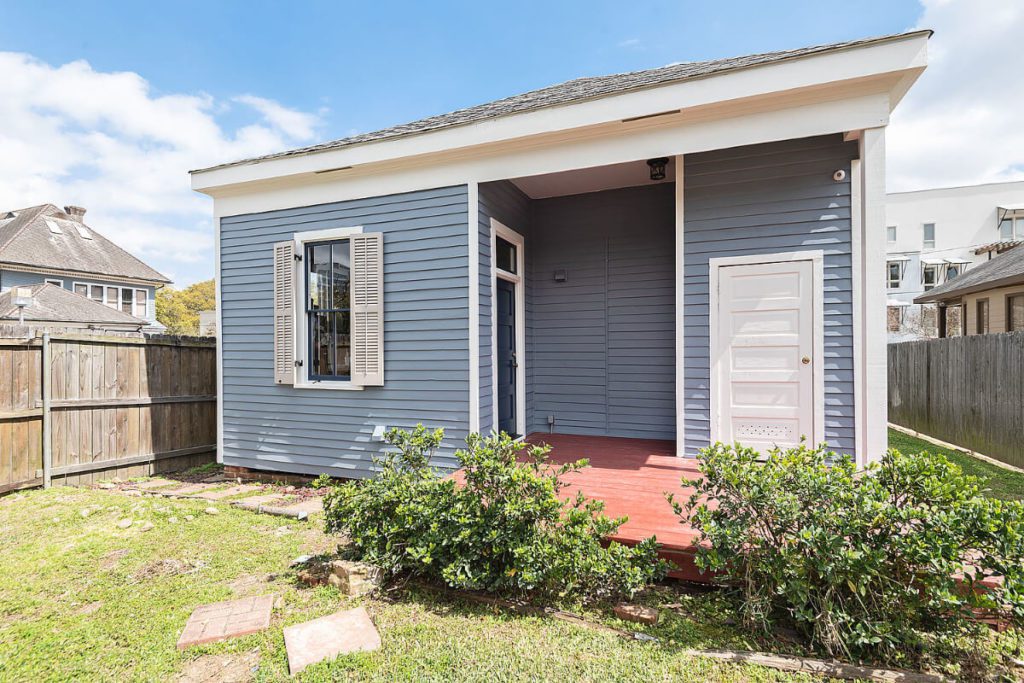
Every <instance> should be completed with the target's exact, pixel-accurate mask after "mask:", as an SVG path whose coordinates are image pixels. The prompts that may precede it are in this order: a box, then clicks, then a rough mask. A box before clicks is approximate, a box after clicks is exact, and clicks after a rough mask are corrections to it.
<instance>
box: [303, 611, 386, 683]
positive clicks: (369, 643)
mask: <svg viewBox="0 0 1024 683" xmlns="http://www.w3.org/2000/svg"><path fill="white" fill-rule="evenodd" d="M284 644H285V648H286V649H287V650H288V670H289V671H290V672H291V674H292V675H293V676H294V675H295V674H297V673H299V672H300V671H302V670H303V669H305V668H306V667H307V666H310V665H311V664H316V663H317V662H322V661H324V660H325V659H333V658H334V657H337V656H339V655H345V654H349V653H351V652H369V651H371V650H377V649H379V648H380V634H379V633H377V628H376V627H375V626H374V625H373V621H372V620H371V619H370V615H369V614H367V612H366V609H365V608H363V607H357V608H355V609H350V610H346V611H344V612H335V613H334V614H331V615H329V616H326V617H321V618H320V619H314V620H313V621H307V622H306V623H304V624H296V625H295V626H289V627H288V628H286V629H285V630H284Z"/></svg>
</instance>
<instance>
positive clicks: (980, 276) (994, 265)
mask: <svg viewBox="0 0 1024 683" xmlns="http://www.w3.org/2000/svg"><path fill="white" fill-rule="evenodd" d="M914 302H915V303H917V304H930V305H935V306H936V307H937V311H938V313H937V315H936V320H937V327H938V336H940V337H945V336H947V331H948V325H947V322H946V321H947V319H948V313H949V312H950V311H954V310H955V311H957V312H958V317H959V318H960V319H961V320H963V327H962V332H961V334H988V333H990V332H1016V331H1020V330H1024V247H1019V246H1018V247H1012V248H1009V249H1007V250H1005V252H1004V253H1002V254H1000V255H997V256H995V257H994V258H992V259H991V260H987V261H985V262H984V263H982V264H980V265H978V266H975V267H974V268H972V269H971V270H970V271H968V272H966V273H964V274H963V275H961V276H960V277H958V278H956V279H955V280H953V281H952V282H947V283H946V284H944V285H942V286H939V287H936V288H934V289H932V290H929V291H928V292H926V293H925V294H923V295H921V296H919V297H917V298H916V299H914ZM950 332H951V331H950ZM949 336H952V334H951V333H950V335H949Z"/></svg>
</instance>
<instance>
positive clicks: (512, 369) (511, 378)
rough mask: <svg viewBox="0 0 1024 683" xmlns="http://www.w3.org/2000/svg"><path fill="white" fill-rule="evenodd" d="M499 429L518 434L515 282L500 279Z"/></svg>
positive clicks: (498, 325)
mask: <svg viewBox="0 0 1024 683" xmlns="http://www.w3.org/2000/svg"><path fill="white" fill-rule="evenodd" d="M497 298H498V306H497V311H498V320H497V333H498V337H497V340H498V429H499V430H500V431H503V432H506V433H507V434H512V435H513V436H519V435H518V434H516V368H517V367H518V365H519V364H518V362H517V361H516V286H515V285H514V284H513V283H511V282H508V281H506V280H501V279H499V280H498V292H497Z"/></svg>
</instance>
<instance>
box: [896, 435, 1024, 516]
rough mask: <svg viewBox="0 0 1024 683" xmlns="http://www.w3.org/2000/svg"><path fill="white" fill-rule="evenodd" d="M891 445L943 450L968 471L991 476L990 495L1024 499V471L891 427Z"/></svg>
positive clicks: (901, 448)
mask: <svg viewBox="0 0 1024 683" xmlns="http://www.w3.org/2000/svg"><path fill="white" fill-rule="evenodd" d="M889 448H894V449H896V450H898V451H900V452H901V453H920V452H922V451H927V452H929V453H940V454H942V455H944V456H946V457H947V458H949V459H950V460H951V461H953V462H955V463H956V464H957V465H959V466H960V469H962V470H963V471H964V474H971V475H974V476H976V477H984V478H985V479H986V480H987V481H986V484H985V486H986V487H987V488H988V491H987V494H988V495H990V496H992V497H994V498H1002V499H1004V500H1024V474H1022V473H1020V472H1015V471H1013V470H1008V469H1006V468H1004V467H999V466H998V465H993V464H991V463H988V462H985V461H984V460H979V459H978V458H974V457H971V456H970V455H968V454H966V453H962V452H960V451H954V450H950V449H948V448H942V447H941V446H936V445H935V444H933V443H929V442H927V441H924V440H923V439H918V438H916V437H913V436H910V435H909V434H904V433H903V432H900V431H897V430H895V429H890V430H889Z"/></svg>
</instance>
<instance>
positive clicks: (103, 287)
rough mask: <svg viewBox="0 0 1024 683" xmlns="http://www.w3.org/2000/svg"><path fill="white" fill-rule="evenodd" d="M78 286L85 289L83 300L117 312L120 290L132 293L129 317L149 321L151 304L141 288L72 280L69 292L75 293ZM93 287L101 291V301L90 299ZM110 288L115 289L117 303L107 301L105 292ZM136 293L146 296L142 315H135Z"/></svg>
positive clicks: (146, 293) (119, 307) (119, 302)
mask: <svg viewBox="0 0 1024 683" xmlns="http://www.w3.org/2000/svg"><path fill="white" fill-rule="evenodd" d="M78 285H82V286H83V287H85V298H86V299H88V300H89V301H92V302H95V303H98V304H103V305H104V306H107V307H109V308H113V309H116V310H118V311H120V310H121V296H122V294H123V291H122V290H125V289H128V290H131V293H132V312H131V313H130V315H133V316H135V317H136V318H139V319H140V320H149V319H150V317H149V311H150V306H151V303H150V299H149V291H148V290H146V289H144V288H142V287H132V286H129V285H118V284H112V283H102V282H91V281H89V280H73V281H72V283H71V291H72V292H73V291H75V287H77V286H78ZM93 287H99V288H100V289H101V290H102V291H103V300H102V301H96V300H95V299H93V298H92V296H91V294H92V288H93ZM111 287H116V288H117V301H114V302H111V301H110V300H109V297H108V296H107V290H108V289H110V288H111ZM137 292H143V293H145V295H146V304H145V307H146V310H145V311H144V313H143V314H142V315H138V314H137V313H136V310H135V309H136V307H137V306H138V303H137V302H136V300H135V295H136V293H137ZM112 303H113V305H111V304H112ZM122 312H123V311H122Z"/></svg>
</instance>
